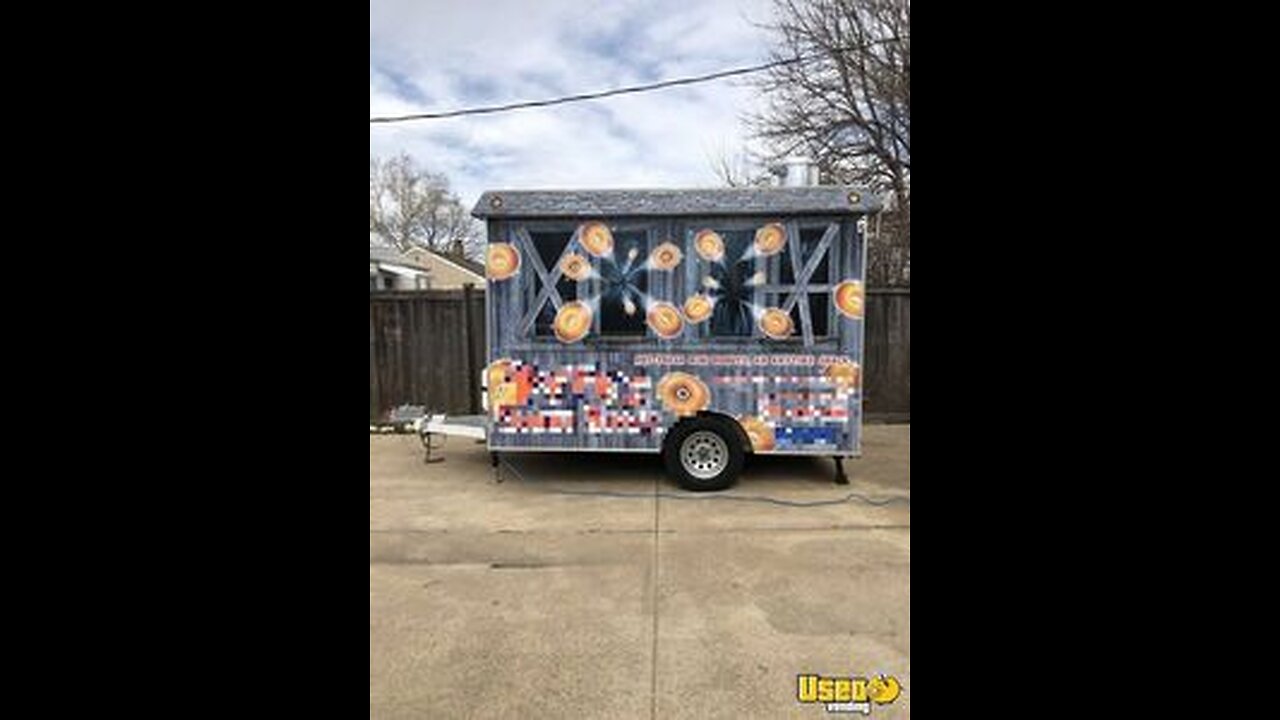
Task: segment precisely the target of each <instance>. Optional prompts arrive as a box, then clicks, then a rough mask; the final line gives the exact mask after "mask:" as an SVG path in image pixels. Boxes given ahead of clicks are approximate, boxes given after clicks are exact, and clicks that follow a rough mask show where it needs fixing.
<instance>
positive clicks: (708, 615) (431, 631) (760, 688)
mask: <svg viewBox="0 0 1280 720" xmlns="http://www.w3.org/2000/svg"><path fill="white" fill-rule="evenodd" d="M909 440H910V426H908V425H870V426H867V427H866V428H865V440H864V452H865V454H866V455H865V457H863V458H862V459H861V460H853V461H849V462H847V463H846V470H847V471H848V472H849V476H850V480H851V482H852V484H851V485H849V486H837V485H834V484H832V483H831V472H832V464H831V461H830V460H816V459H797V458H751V459H749V460H748V465H747V469H746V471H745V472H744V474H743V476H742V478H741V480H740V481H739V483H738V485H737V486H736V487H735V488H733V489H731V490H729V491H727V492H725V493H720V494H716V495H705V494H704V495H694V494H689V493H685V492H684V491H682V490H680V489H679V488H678V487H677V486H675V485H674V484H673V483H671V482H670V481H668V480H667V479H666V478H665V477H664V476H663V473H662V465H661V461H660V460H659V458H658V457H657V456H652V455H614V454H603V453H602V454H585V453H584V454H576V455H566V454H526V455H518V456H510V458H511V467H510V468H508V467H505V466H504V467H502V468H501V477H502V481H501V482H497V481H495V477H494V471H493V469H492V468H491V467H490V465H489V455H488V453H487V452H486V451H485V448H484V446H483V445H478V444H475V442H474V441H471V440H461V439H450V440H449V442H448V445H447V446H446V448H445V450H444V453H443V456H444V457H445V458H446V461H445V462H443V463H439V464H434V465H425V464H423V462H422V449H421V445H420V444H419V443H418V440H417V438H416V437H414V436H411V435H370V437H369V715H370V717H371V718H377V719H378V720H393V719H396V718H435V717H438V718H471V717H475V718H491V717H538V718H553V717H571V718H596V717H598V718H742V717H769V718H774V717H796V718H828V717H834V718H839V717H853V716H850V715H847V714H846V715H840V714H828V712H827V711H826V709H825V708H824V707H823V705H822V704H820V703H818V704H815V703H809V704H801V703H800V702H798V701H797V699H796V685H797V675H800V674H807V673H816V674H821V675H825V676H828V677H831V676H835V677H869V676H872V675H875V674H878V673H885V674H886V675H892V676H894V677H896V678H897V679H898V680H899V681H900V682H901V695H900V696H899V697H898V698H897V700H896V701H894V702H892V703H890V704H887V705H873V707H872V709H871V716H872V717H873V718H874V717H881V718H905V717H909V716H910V706H911V661H910V647H911V611H910V589H911V582H910V558H911V511H910V501H909V497H910V489H911V480H910V470H909V463H908V456H909ZM850 493H858V494H860V495H863V496H866V497H867V498H870V499H871V500H873V501H880V502H886V501H887V504H884V505H879V506H877V505H872V504H868V503H866V502H864V501H863V500H861V499H858V498H852V499H849V500H848V501H846V502H837V501H841V500H844V499H845V498H847V497H848V496H849V494H850ZM729 498H737V499H729ZM743 498H752V499H743ZM776 501H787V502H792V503H814V502H824V501H829V502H828V504H825V505H816V506H812V507H795V506H790V505H784V504H779V503H778V502H776Z"/></svg>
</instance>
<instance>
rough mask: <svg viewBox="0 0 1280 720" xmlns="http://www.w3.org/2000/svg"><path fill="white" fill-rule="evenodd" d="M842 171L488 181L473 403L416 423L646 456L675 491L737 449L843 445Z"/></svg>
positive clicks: (860, 246)
mask: <svg viewBox="0 0 1280 720" xmlns="http://www.w3.org/2000/svg"><path fill="white" fill-rule="evenodd" d="M879 209H880V208H879V204H878V200H877V198H875V197H874V196H872V195H871V194H869V193H864V192H862V191H860V190H857V189H854V188H850V187H842V186H807V187H769V188H730V189H717V190H583V191H514V190H501V191H491V192H486V193H484V194H483V195H481V197H480V200H479V202H478V203H477V205H476V207H475V209H474V210H473V212H472V214H473V215H475V216H476V217H477V218H480V219H483V220H484V221H485V222H486V223H487V225H488V228H487V229H488V238H489V242H488V247H487V254H486V266H487V276H488V277H487V282H488V287H487V292H486V293H485V302H486V312H487V349H488V357H487V367H486V368H485V370H484V373H483V378H482V386H483V389H484V390H483V397H484V409H485V412H486V414H485V415H484V416H483V417H475V418H448V417H444V416H431V417H429V418H426V419H424V420H423V421H422V422H421V423H420V425H419V431H420V432H421V433H423V434H424V437H425V436H426V435H429V434H433V433H438V434H445V435H449V434H459V435H469V436H471V437H476V438H485V439H486V440H487V443H488V449H489V451H490V452H491V453H493V459H494V463H495V464H496V463H497V462H498V454H499V453H521V452H532V451H539V452H541V451H557V452H586V451H590V452H633V453H661V454H662V456H663V459H664V463H665V466H666V468H667V472H668V473H669V474H670V475H671V476H672V478H673V479H674V480H676V481H677V482H678V483H679V484H680V485H681V486H683V487H685V488H687V489H690V490H719V489H723V488H726V487H728V486H730V485H732V484H733V483H734V482H735V480H736V478H737V475H738V473H739V471H740V470H741V468H742V464H743V460H744V454H745V453H755V454H759V455H765V454H768V455H818V456H827V457H832V458H835V460H836V472H837V481H843V480H844V474H843V467H842V465H841V464H840V460H841V458H845V457H856V456H858V455H859V454H860V451H861V450H860V435H861V428H862V425H861V421H862V347H863V307H864V304H865V297H866V296H865V292H864V288H863V282H864V276H865V270H866V257H867V252H866V250H867V249H866V243H865V242H864V236H863V229H864V228H865V223H864V222H861V220H862V218H864V217H865V216H866V215H868V214H871V213H874V212H877V211H878V210H879Z"/></svg>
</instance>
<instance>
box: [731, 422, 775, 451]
mask: <svg viewBox="0 0 1280 720" xmlns="http://www.w3.org/2000/svg"><path fill="white" fill-rule="evenodd" d="M738 424H739V425H741V426H742V430H743V432H745V433H746V434H747V438H748V439H750V440H751V449H752V450H754V451H756V452H768V451H770V450H772V449H773V448H774V437H773V428H771V427H769V426H768V425H766V424H765V422H764V420H762V419H760V418H758V417H755V416H754V415H743V416H742V417H740V418H738Z"/></svg>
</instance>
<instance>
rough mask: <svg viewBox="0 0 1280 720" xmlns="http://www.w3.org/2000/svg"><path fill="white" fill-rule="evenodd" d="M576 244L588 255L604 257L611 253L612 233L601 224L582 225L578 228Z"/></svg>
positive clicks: (607, 227)
mask: <svg viewBox="0 0 1280 720" xmlns="http://www.w3.org/2000/svg"><path fill="white" fill-rule="evenodd" d="M578 242H579V243H581V244H582V248H583V249H584V250H586V251H587V252H588V253H591V254H592V255H595V256H596V257H605V256H606V255H610V254H612V253H613V233H612V232H610V231H609V226H608V225H605V224H604V223H602V222H589V223H583V224H582V227H580V228H578Z"/></svg>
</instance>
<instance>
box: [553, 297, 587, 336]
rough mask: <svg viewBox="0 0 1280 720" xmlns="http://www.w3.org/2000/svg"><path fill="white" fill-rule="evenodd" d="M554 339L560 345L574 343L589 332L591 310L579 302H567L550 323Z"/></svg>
mask: <svg viewBox="0 0 1280 720" xmlns="http://www.w3.org/2000/svg"><path fill="white" fill-rule="evenodd" d="M552 329H553V330H555V333H556V339H557V340H559V341H560V342H562V343H576V342H578V341H579V340H581V339H582V338H584V337H586V336H587V333H588V332H590V331H591V308H590V307H589V306H588V305H587V304H586V303H584V302H582V301H581V300H575V301H573V302H567V303H565V304H564V305H561V306H560V310H559V311H558V312H556V319H555V322H554V323H552Z"/></svg>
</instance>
